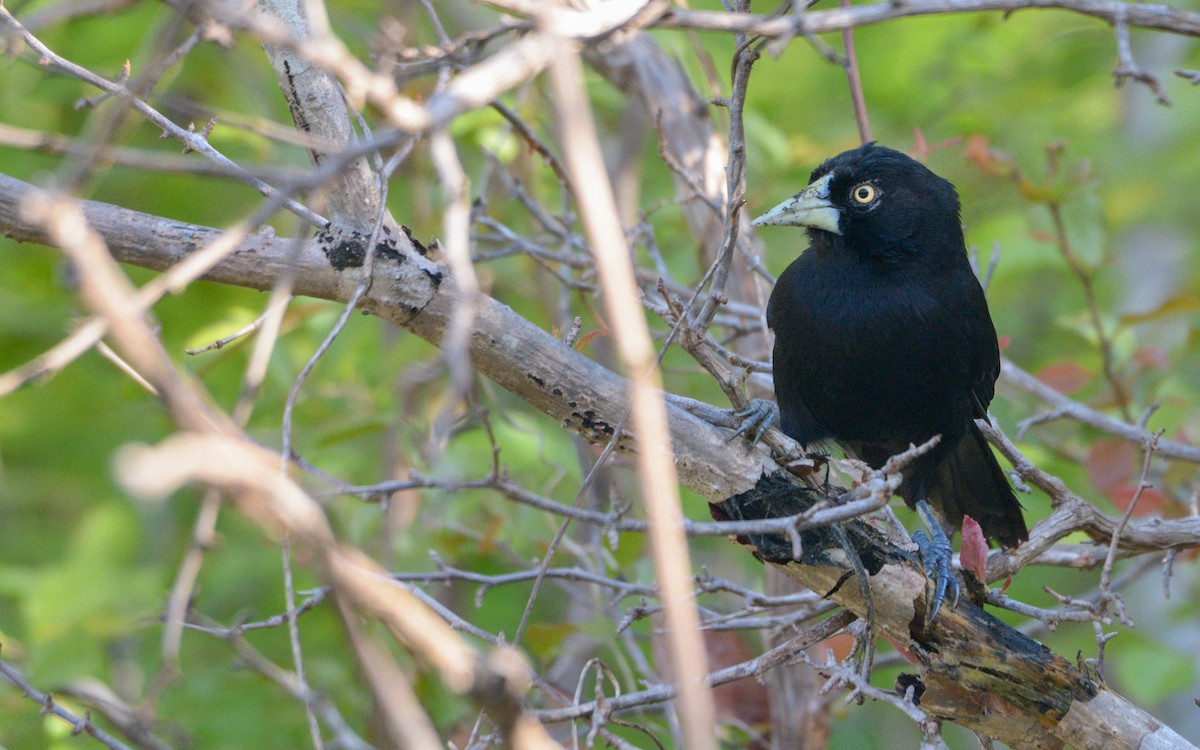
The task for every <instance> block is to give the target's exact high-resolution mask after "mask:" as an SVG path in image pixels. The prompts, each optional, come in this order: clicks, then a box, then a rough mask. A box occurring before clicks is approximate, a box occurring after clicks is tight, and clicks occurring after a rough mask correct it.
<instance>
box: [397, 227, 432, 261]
mask: <svg viewBox="0 0 1200 750" xmlns="http://www.w3.org/2000/svg"><path fill="white" fill-rule="evenodd" d="M400 229H401V230H402V231H403V232H404V236H405V237H407V238H408V241H409V242H411V243H412V244H413V247H415V248H416V249H417V252H418V253H420V254H421V256H422V257H425V258H428V257H429V248H427V247H425V246H424V245H422V244H421V241H420V240H418V239H417V238H416V237H413V233H412V230H411V229H409V228H408V227H406V226H404V225H403V224H401V225H400Z"/></svg>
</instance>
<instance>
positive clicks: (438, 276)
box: [421, 268, 495, 343]
mask: <svg viewBox="0 0 1200 750" xmlns="http://www.w3.org/2000/svg"><path fill="white" fill-rule="evenodd" d="M421 270H422V271H424V272H425V275H426V276H428V277H429V283H431V284H433V288H434V289H437V288H439V287H441V285H442V272H441V271H435V270H431V269H428V268H423V269H421ZM493 343H495V342H493Z"/></svg>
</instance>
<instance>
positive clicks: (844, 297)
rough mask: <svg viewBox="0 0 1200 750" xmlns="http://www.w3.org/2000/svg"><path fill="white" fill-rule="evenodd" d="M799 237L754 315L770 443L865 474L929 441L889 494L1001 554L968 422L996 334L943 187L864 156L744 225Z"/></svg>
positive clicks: (1000, 534) (893, 162)
mask: <svg viewBox="0 0 1200 750" xmlns="http://www.w3.org/2000/svg"><path fill="white" fill-rule="evenodd" d="M755 223H756V224H759V225H764V224H766V225H770V224H790V225H796V226H805V227H808V238H809V247H808V249H807V250H806V251H804V252H802V253H801V254H800V256H799V257H798V258H796V260H795V261H793V262H792V264H791V265H790V266H788V268H787V270H786V271H784V272H783V274H782V275H781V276H780V277H779V280H778V282H777V283H776V285H775V289H774V291H773V292H772V294H771V298H770V302H769V304H768V307H767V322H768V324H769V325H770V326H771V328H772V330H774V332H775V349H774V375H775V396H776V400H777V401H778V403H779V411H780V424H781V427H782V429H783V431H784V432H785V433H787V434H788V435H790V436H791V437H793V438H795V439H796V440H797V441H799V442H800V443H801V444H803V445H805V446H808V445H812V444H813V443H819V442H821V441H825V440H834V441H836V442H837V443H839V444H840V445H842V446H843V447H844V448H845V449H846V450H847V451H848V452H850V453H852V454H853V455H856V456H858V457H859V458H861V459H863V460H864V461H866V462H867V463H869V464H871V465H872V466H875V467H879V466H882V465H883V463H884V462H885V461H886V460H887V459H888V457H890V456H892V455H894V454H896V453H899V452H900V451H902V450H904V449H905V448H907V447H908V446H909V445H910V444H921V443H923V442H925V441H926V440H928V439H929V438H931V437H933V436H934V435H941V442H940V443H939V444H938V445H937V446H936V447H935V448H934V449H933V450H931V451H930V452H929V453H927V454H925V455H924V456H921V457H919V458H917V459H916V460H915V461H914V462H913V463H911V464H910V465H909V467H908V468H907V469H906V470H905V474H904V482H903V484H902V485H901V487H900V490H899V493H900V495H901V496H902V497H904V499H905V501H906V502H907V503H908V504H909V506H910V507H912V506H914V505H915V504H916V503H917V501H919V500H925V499H927V500H928V501H929V502H930V504H931V505H933V506H934V507H935V508H938V509H939V510H940V511H941V513H942V515H943V516H944V517H945V519H946V520H947V521H949V522H950V523H951V524H953V525H954V526H955V527H960V526H961V525H962V517H963V514H964V513H965V514H969V515H970V516H971V517H972V518H974V519H975V520H976V521H978V522H979V524H980V526H982V528H983V532H984V534H985V535H987V536H988V537H989V538H993V539H996V540H998V541H1000V542H1001V543H1002V544H1004V545H1006V546H1016V545H1017V544H1019V543H1020V542H1021V541H1023V540H1025V539H1027V538H1028V536H1029V533H1028V531H1027V530H1026V527H1025V521H1024V519H1023V518H1022V516H1021V506H1020V504H1019V503H1018V502H1017V499H1016V497H1015V496H1014V495H1013V492H1012V489H1011V488H1010V487H1009V483H1008V480H1007V478H1006V477H1005V475H1004V472H1003V471H1001V469H1000V466H999V464H997V462H996V458H995V457H994V456H993V455H992V452H991V449H990V448H989V447H988V445H987V442H986V441H985V440H984V438H983V435H982V434H981V433H980V431H979V428H978V427H976V425H975V423H974V418H976V417H984V416H985V415H986V409H987V406H988V403H989V402H990V401H991V400H992V395H993V393H994V388H995V381H996V378H997V377H998V375H999V373H1000V355H999V350H998V348H997V344H996V331H995V328H994V327H993V325H992V320H991V316H990V314H989V312H988V306H987V301H986V299H985V298H984V294H983V289H982V288H981V287H980V285H979V282H978V280H977V279H976V278H975V274H974V273H973V271H972V269H971V266H970V263H969V262H968V259H967V253H966V247H965V244H964V241H963V232H962V225H961V219H960V215H959V202H958V194H957V192H956V191H955V189H954V186H953V185H952V184H950V183H949V182H948V181H946V180H944V179H942V178H941V177H939V176H937V175H936V174H934V173H933V172H931V171H930V170H929V169H927V168H926V167H925V166H924V165H922V164H920V163H919V162H917V161H915V160H913V159H911V158H909V157H908V156H906V155H904V154H902V153H900V152H898V151H893V150H892V149H888V148H884V147H882V146H877V145H874V144H867V145H865V146H862V147H861V148H857V149H854V150H851V151H846V152H845V153H842V154H839V155H838V156H835V157H833V158H831V159H829V160H828V161H826V162H825V163H824V164H822V165H821V166H819V167H818V168H817V169H816V171H814V172H813V173H812V178H811V181H810V184H809V186H808V187H807V188H806V189H805V190H803V191H801V192H800V193H798V194H797V195H796V196H794V197H793V198H791V199H789V200H788V201H785V202H784V203H782V204H780V205H779V206H778V207H776V208H775V209H772V210H771V211H769V212H767V213H766V214H764V215H763V216H761V217H759V219H757V220H755Z"/></svg>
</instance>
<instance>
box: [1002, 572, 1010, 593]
mask: <svg viewBox="0 0 1200 750" xmlns="http://www.w3.org/2000/svg"><path fill="white" fill-rule="evenodd" d="M1011 585H1012V576H1007V577H1005V579H1004V585H1003V586H1001V587H1000V593H1001V594H1003V593H1004V592H1005V591H1008V587H1009V586H1011Z"/></svg>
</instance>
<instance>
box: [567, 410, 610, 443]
mask: <svg viewBox="0 0 1200 750" xmlns="http://www.w3.org/2000/svg"><path fill="white" fill-rule="evenodd" d="M574 416H576V417H579V421H580V424H582V425H583V427H584V429H586V430H589V431H591V432H594V433H596V434H597V435H608V436H609V437H612V434H613V433H614V432H615V431H616V430H614V429H613V426H612V425H611V424H609V423H608V422H606V421H604V420H603V419H599V418H598V417H597V416H596V412H595V411H593V410H591V409H587V410H585V411H584V412H583V413H582V414H574Z"/></svg>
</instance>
